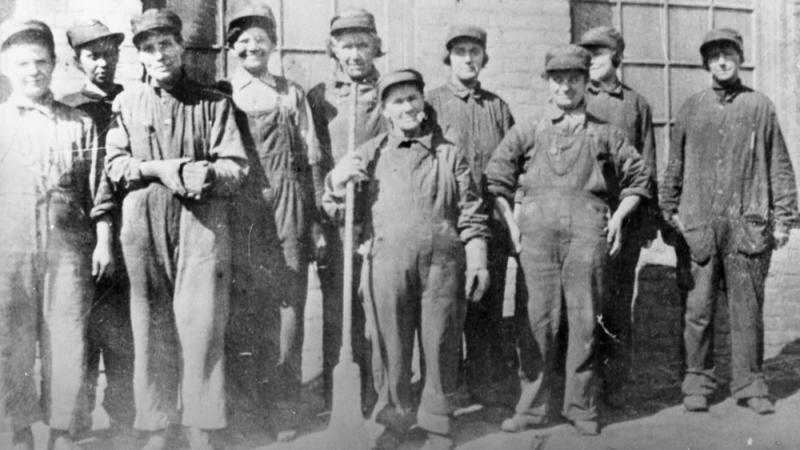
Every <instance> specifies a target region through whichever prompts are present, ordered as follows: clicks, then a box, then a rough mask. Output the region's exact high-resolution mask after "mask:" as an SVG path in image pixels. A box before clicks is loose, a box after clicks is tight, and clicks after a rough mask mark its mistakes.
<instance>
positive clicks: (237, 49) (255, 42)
mask: <svg viewBox="0 0 800 450" xmlns="http://www.w3.org/2000/svg"><path fill="white" fill-rule="evenodd" d="M274 49H275V43H274V42H272V39H270V37H269V34H267V31H266V30H265V29H263V28H261V27H250V28H248V29H246V30H244V31H242V33H241V34H240V35H239V37H238V38H237V39H236V41H235V42H234V43H233V53H234V55H236V57H237V58H239V64H241V66H242V67H243V68H244V69H245V70H247V71H248V72H250V73H252V74H255V75H260V74H263V73H265V72H266V71H267V64H268V62H269V56H270V55H271V54H272V51H273V50H274Z"/></svg>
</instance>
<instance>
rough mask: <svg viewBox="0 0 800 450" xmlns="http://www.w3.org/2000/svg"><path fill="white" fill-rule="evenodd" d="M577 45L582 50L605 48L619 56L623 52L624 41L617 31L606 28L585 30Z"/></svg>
mask: <svg viewBox="0 0 800 450" xmlns="http://www.w3.org/2000/svg"><path fill="white" fill-rule="evenodd" d="M578 45H580V46H581V47H583V48H586V47H605V48H608V49H611V50H612V51H614V52H615V53H617V54H620V55H621V54H622V52H624V51H625V39H623V38H622V35H621V34H620V33H619V31H617V30H616V29H614V28H611V27H606V26H603V27H594V28H592V29H589V30H587V31H586V32H585V33H583V35H582V36H581V39H580V41H578Z"/></svg>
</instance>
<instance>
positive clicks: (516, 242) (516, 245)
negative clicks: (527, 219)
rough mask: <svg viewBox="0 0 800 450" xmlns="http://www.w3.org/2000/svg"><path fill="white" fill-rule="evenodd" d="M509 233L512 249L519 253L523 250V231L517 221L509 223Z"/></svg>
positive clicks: (516, 253)
mask: <svg viewBox="0 0 800 450" xmlns="http://www.w3.org/2000/svg"><path fill="white" fill-rule="evenodd" d="M508 234H509V236H510V237H511V245H512V247H513V248H512V251H513V252H514V254H515V255H519V254H520V252H521V251H522V232H521V231H520V229H519V225H517V222H516V221H512V222H509V223H508Z"/></svg>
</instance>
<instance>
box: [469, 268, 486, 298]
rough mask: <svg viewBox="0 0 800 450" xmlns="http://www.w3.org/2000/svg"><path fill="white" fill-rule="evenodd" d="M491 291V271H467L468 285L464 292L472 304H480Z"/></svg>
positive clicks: (480, 269) (482, 269) (483, 269)
mask: <svg viewBox="0 0 800 450" xmlns="http://www.w3.org/2000/svg"><path fill="white" fill-rule="evenodd" d="M488 289H489V270H487V269H486V268H485V267H484V268H479V269H467V283H466V286H464V292H466V294H467V298H468V299H469V301H471V302H479V301H481V299H482V298H483V295H484V294H486V291H487V290H488Z"/></svg>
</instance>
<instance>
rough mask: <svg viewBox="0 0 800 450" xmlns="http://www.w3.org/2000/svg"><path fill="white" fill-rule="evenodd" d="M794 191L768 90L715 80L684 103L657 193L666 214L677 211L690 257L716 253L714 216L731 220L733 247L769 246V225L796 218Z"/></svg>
mask: <svg viewBox="0 0 800 450" xmlns="http://www.w3.org/2000/svg"><path fill="white" fill-rule="evenodd" d="M796 189H797V188H796V185H795V178H794V171H793V169H792V164H791V161H790V159H789V154H788V152H787V150H786V143H785V142H784V139H783V134H782V133H781V129H780V126H779V124H778V119H777V117H776V115H775V107H774V106H773V105H772V102H770V101H769V99H767V98H766V97H765V96H764V95H763V94H761V93H758V92H756V91H754V90H752V89H751V88H749V87H747V86H744V85H742V84H741V83H737V84H736V85H734V86H732V87H729V88H728V89H723V88H722V87H721V86H718V85H715V86H713V87H712V88H709V89H705V90H703V91H701V92H699V93H697V94H695V95H693V96H691V97H690V98H689V99H688V100H687V101H686V102H685V103H684V104H683V106H682V107H681V109H680V112H679V113H678V115H677V122H676V124H675V128H674V130H673V137H672V146H671V148H670V153H669V164H668V166H667V171H666V174H665V176H664V181H663V183H662V185H661V187H660V199H661V209H662V211H663V213H664V215H665V217H667V218H669V217H671V216H672V215H673V214H676V213H677V214H678V216H679V217H680V220H681V222H682V223H683V225H684V227H685V228H686V232H685V234H684V237H685V238H686V242H687V243H688V244H689V248H690V250H691V252H692V255H693V259H695V260H696V261H698V262H703V261H705V260H707V259H708V257H709V256H710V253H711V252H712V251H713V247H714V246H715V236H714V231H713V227H712V222H713V221H714V220H715V219H724V220H728V221H731V223H732V225H733V229H732V234H731V238H730V239H729V240H728V248H729V249H735V250H738V251H741V252H743V253H746V254H756V253H760V252H763V251H765V250H767V249H770V248H772V234H771V231H770V229H771V228H772V227H773V226H774V227H775V228H777V229H781V230H784V231H786V230H788V229H789V228H790V226H791V224H792V222H793V221H794V220H795V217H796V212H797V191H796Z"/></svg>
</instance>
